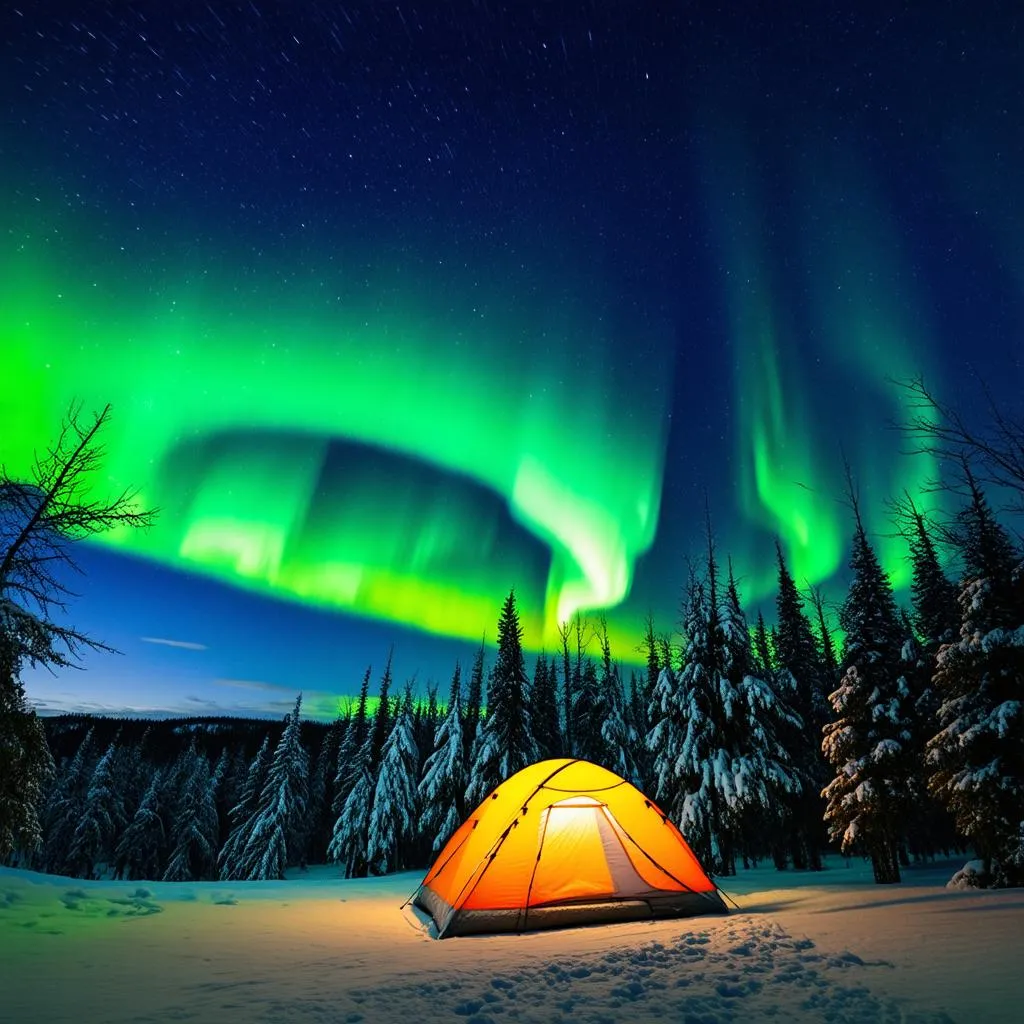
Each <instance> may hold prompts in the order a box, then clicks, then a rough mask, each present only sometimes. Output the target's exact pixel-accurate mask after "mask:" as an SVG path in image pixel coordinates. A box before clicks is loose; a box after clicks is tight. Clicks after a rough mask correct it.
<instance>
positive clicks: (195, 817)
mask: <svg viewBox="0 0 1024 1024" xmlns="http://www.w3.org/2000/svg"><path fill="white" fill-rule="evenodd" d="M182 767H183V769H184V770H183V772H182V788H181V790H180V792H179V793H178V799H177V801H176V808H175V811H176V813H175V818H174V825H173V828H172V830H171V850H170V856H169V857H168V861H167V867H166V869H165V870H164V877H163V880H164V881H165V882H188V881H206V880H209V879H213V878H214V877H216V873H217V830H218V822H217V801H216V796H215V794H214V790H213V776H212V773H211V771H210V762H209V761H208V760H207V758H206V755H205V754H200V753H198V752H197V751H196V748H195V743H194V742H193V744H192V746H191V748H190V749H189V751H188V753H187V757H186V759H185V760H184V762H183V765H182Z"/></svg>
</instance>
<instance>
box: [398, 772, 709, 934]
mask: <svg viewBox="0 0 1024 1024" xmlns="http://www.w3.org/2000/svg"><path fill="white" fill-rule="evenodd" d="M414 902H415V903H416V905H417V906H419V907H422V908H423V909H424V910H426V911H427V912H428V913H429V914H430V916H431V917H432V918H433V919H434V923H435V924H436V925H437V934H438V938H444V937H445V936H448V935H467V934H471V933H478V932H500V931H523V930H525V929H528V928H531V929H532V928H552V927H559V926H563V925H577V924H590V923H596V922H599V921H621V920H632V919H636V918H645V917H672V916H688V915H695V914H715V913H726V907H725V904H724V903H723V902H722V899H721V897H720V896H719V895H718V890H717V889H716V887H715V884H714V882H712V881H711V879H709V878H708V876H707V875H706V874H705V873H704V871H703V869H702V868H701V866H700V864H699V863H698V862H697V858H696V857H695V856H694V855H693V851H692V850H691V849H690V848H689V846H687V845H686V840H685V839H683V837H682V834H681V833H680V831H679V829H677V828H676V826H675V825H673V824H672V822H671V821H669V820H668V818H666V817H665V815H664V814H662V812H661V811H660V810H659V809H658V808H657V807H656V806H655V805H654V804H653V803H652V802H651V801H650V800H648V799H647V798H646V797H645V796H644V795H643V793H641V792H640V791H639V790H638V789H637V788H636V787H635V786H631V785H630V784H629V783H628V782H626V780H625V779H621V778H619V776H618V775H616V774H615V773H614V772H610V771H608V770H607V769H606V768H600V767H598V766H597V765H596V764H591V763H590V762H589V761H580V760H575V759H572V758H558V759H555V760H551V761H540V762H538V763H537V764H533V765H530V766H529V767H528V768H524V769H523V770H522V771H521V772H517V773H516V774H515V775H513V776H512V777H511V778H510V779H508V780H506V781H505V782H503V783H502V784H501V785H500V786H499V787H498V788H497V789H496V790H495V791H494V792H493V793H492V794H491V795H490V796H489V797H488V798H487V799H486V800H484V802H483V803H482V804H481V805H480V806H479V807H478V808H477V809H476V810H475V811H474V812H473V813H472V815H470V817H469V818H468V819H467V820H466V821H465V822H463V824H462V826H461V827H460V828H459V829H458V831H457V832H456V833H455V835H453V836H452V837H451V839H450V840H449V841H448V844H447V845H446V846H445V848H444V849H443V850H442V851H441V853H440V855H439V856H438V858H437V860H436V861H435V862H434V865H433V867H431V869H430V870H429V871H428V872H427V875H426V877H425V878H424V879H423V882H422V883H421V884H420V887H419V889H418V890H417V892H416V895H415V897H414Z"/></svg>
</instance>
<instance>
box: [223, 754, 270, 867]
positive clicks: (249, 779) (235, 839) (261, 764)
mask: <svg viewBox="0 0 1024 1024" xmlns="http://www.w3.org/2000/svg"><path fill="white" fill-rule="evenodd" d="M270 756H271V755H270V737H269V736H264V737H263V743H262V744H260V748H259V750H258V751H257V752H256V757H255V758H254V759H253V762H252V764H251V765H250V766H249V771H248V772H247V773H246V776H245V782H244V783H243V784H242V789H241V792H240V793H239V795H238V801H237V802H236V804H235V806H234V807H232V808H231V811H230V819H231V831H230V832H229V833H228V838H227V841H226V842H225V843H224V845H223V846H222V847H221V850H220V853H219V854H218V856H217V864H218V868H219V873H220V878H221V880H222V881H225V882H229V881H231V882H234V881H239V880H240V879H242V878H243V875H242V873H241V872H242V854H243V853H244V851H245V847H246V845H247V844H248V842H249V834H250V832H251V831H252V825H253V823H254V822H255V820H256V815H257V813H258V812H259V806H260V794H261V793H262V792H263V787H264V785H266V781H267V774H268V773H269V771H270Z"/></svg>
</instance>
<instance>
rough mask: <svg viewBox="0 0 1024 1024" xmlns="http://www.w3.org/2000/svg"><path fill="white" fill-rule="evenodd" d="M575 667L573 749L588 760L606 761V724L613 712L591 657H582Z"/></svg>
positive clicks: (597, 762)
mask: <svg viewBox="0 0 1024 1024" xmlns="http://www.w3.org/2000/svg"><path fill="white" fill-rule="evenodd" d="M573 671H574V676H573V695H572V696H573V701H572V735H573V749H572V753H573V756H574V757H581V758H583V760H585V761H592V762H593V763H594V764H604V762H605V761H606V760H607V749H606V746H605V741H604V736H603V735H602V728H603V726H604V723H605V721H606V720H607V718H608V713H609V708H608V701H607V696H606V694H605V692H604V689H603V688H602V686H601V680H600V679H599V678H598V674H597V667H596V666H595V665H594V662H593V661H592V660H591V659H590V658H586V657H585V658H582V659H581V660H580V663H579V665H578V666H576V667H574V670H573Z"/></svg>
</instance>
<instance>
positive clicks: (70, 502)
mask: <svg viewBox="0 0 1024 1024" xmlns="http://www.w3.org/2000/svg"><path fill="white" fill-rule="evenodd" d="M109 417H110V406H109V405H108V406H106V407H105V408H104V409H103V411H102V412H100V413H95V414H93V416H92V417H91V419H90V420H89V421H87V422H83V419H82V413H81V407H80V406H77V405H76V406H72V407H71V409H70V410H69V411H68V414H67V416H66V417H65V419H64V422H63V424H62V425H61V430H60V433H59V435H58V437H57V440H56V442H55V443H53V444H52V445H51V446H50V447H49V448H47V450H46V452H45V454H42V455H39V454H37V455H36V457H35V461H34V464H33V467H32V472H31V478H30V479H29V480H14V479H13V478H12V477H11V476H10V475H9V474H8V472H7V469H6V467H4V466H0V634H2V636H3V640H4V646H5V648H6V650H7V652H8V655H9V656H10V657H11V658H12V659H13V666H5V667H7V668H8V671H10V670H11V669H12V668H13V671H14V672H15V673H16V672H17V670H18V669H19V668H20V667H21V665H23V664H24V663H25V662H26V661H27V662H30V663H36V664H44V665H48V666H51V667H52V666H58V667H66V666H73V665H74V664H75V663H76V662H77V661H78V659H79V658H80V657H81V655H82V654H83V653H84V650H85V649H86V648H91V649H93V650H104V651H110V650H112V648H110V647H108V646H107V645H106V644H104V643H102V642H101V641H99V640H95V639H93V638H91V637H89V636H86V635H85V634H84V633H82V632H80V631H79V630H77V629H75V628H74V627H72V626H68V625H65V624H63V623H59V622H56V621H54V619H55V617H56V616H57V615H58V614H64V613H66V612H67V605H68V601H69V599H70V598H73V597H76V596H77V595H76V594H75V593H74V592H73V591H72V590H71V589H70V588H69V586H68V583H67V572H66V570H67V569H71V570H73V571H74V572H79V573H80V572H81V569H80V568H79V566H78V564H77V563H76V562H75V559H74V557H73V555H72V549H73V545H74V542H75V541H78V540H83V539H85V538H87V537H94V536H96V535H98V534H101V533H105V532H107V531H108V530H111V529H114V528H123V527H132V528H135V527H142V526H149V525H150V524H151V523H152V521H153V518H154V516H155V514H156V513H155V511H144V510H142V509H140V508H139V507H138V505H137V500H136V495H135V493H134V492H131V491H122V492H121V493H120V494H119V495H118V496H117V497H115V498H113V499H107V498H102V497H97V495H96V490H95V483H94V477H95V474H96V472H97V470H98V469H99V466H100V464H101V462H102V461H103V457H104V454H105V453H104V449H103V446H102V445H101V444H100V443H99V440H98V438H99V433H100V431H101V430H102V428H103V427H104V425H105V424H106V423H107V422H108V420H109Z"/></svg>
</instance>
